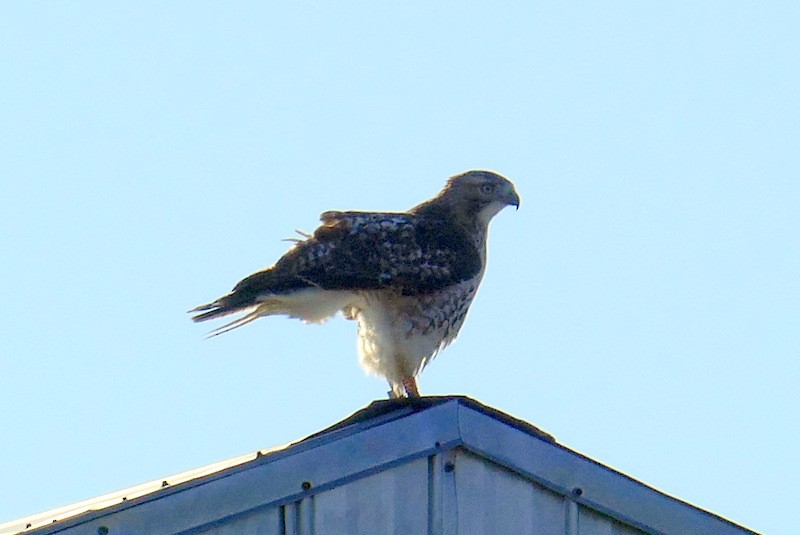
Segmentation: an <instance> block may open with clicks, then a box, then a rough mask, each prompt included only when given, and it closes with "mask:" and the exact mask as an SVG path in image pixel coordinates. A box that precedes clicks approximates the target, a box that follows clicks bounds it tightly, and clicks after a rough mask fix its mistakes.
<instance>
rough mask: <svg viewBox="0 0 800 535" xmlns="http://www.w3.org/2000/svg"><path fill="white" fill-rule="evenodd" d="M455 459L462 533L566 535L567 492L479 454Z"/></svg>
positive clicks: (461, 454) (461, 455)
mask: <svg viewBox="0 0 800 535" xmlns="http://www.w3.org/2000/svg"><path fill="white" fill-rule="evenodd" d="M454 463H455V466H454V470H453V471H454V473H455V479H456V493H457V495H458V527H459V533H463V534H464V535H468V534H482V533H515V534H517V533H518V534H519V535H534V534H535V535H564V533H565V529H566V500H565V499H564V496H561V495H558V494H556V493H554V492H552V491H550V490H548V489H546V488H544V487H542V486H541V485H538V484H537V483H535V482H533V481H531V480H529V479H526V478H524V477H520V475H519V474H517V473H515V472H512V471H510V470H508V469H506V468H503V467H500V466H498V465H496V464H494V463H490V462H487V461H486V459H483V458H481V457H478V456H476V455H472V454H469V453H460V452H459V454H457V455H456V457H455V460H454Z"/></svg>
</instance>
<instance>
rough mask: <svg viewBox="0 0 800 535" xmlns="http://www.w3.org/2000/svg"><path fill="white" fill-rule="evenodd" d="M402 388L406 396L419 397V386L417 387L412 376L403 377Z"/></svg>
mask: <svg viewBox="0 0 800 535" xmlns="http://www.w3.org/2000/svg"><path fill="white" fill-rule="evenodd" d="M403 388H404V389H405V391H406V394H408V397H410V398H418V397H420V395H419V388H418V387H417V380H416V379H414V378H413V377H406V378H405V379H403Z"/></svg>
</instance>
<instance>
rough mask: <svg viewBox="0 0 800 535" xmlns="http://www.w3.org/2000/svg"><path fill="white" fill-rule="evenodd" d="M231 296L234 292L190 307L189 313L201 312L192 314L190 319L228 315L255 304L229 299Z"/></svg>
mask: <svg viewBox="0 0 800 535" xmlns="http://www.w3.org/2000/svg"><path fill="white" fill-rule="evenodd" d="M233 296H234V294H233V293H231V294H228V295H226V296H224V297H220V298H219V299H217V300H216V301H212V302H211V303H206V304H205V305H200V306H198V307H195V308H193V309H191V310H190V311H189V314H191V313H193V312H201V314H197V315H195V316H192V321H194V322H201V321H208V320H213V319H216V318H221V317H223V316H228V315H230V314H236V313H237V312H244V311H245V310H247V309H249V308H252V307H253V306H255V303H240V302H232V301H234V300H233V299H231V298H232V297H233Z"/></svg>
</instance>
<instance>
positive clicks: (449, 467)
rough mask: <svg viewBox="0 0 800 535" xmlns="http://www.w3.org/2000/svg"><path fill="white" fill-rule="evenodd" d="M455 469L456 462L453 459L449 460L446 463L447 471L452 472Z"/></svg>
mask: <svg viewBox="0 0 800 535" xmlns="http://www.w3.org/2000/svg"><path fill="white" fill-rule="evenodd" d="M455 469H456V463H454V462H452V461H448V462H446V463H444V471H445V472H452V471H453V470H455Z"/></svg>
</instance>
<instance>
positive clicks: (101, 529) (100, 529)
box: [97, 526, 108, 535]
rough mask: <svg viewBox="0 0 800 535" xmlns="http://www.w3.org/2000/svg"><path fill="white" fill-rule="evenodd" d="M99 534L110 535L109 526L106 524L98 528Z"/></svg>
mask: <svg viewBox="0 0 800 535" xmlns="http://www.w3.org/2000/svg"><path fill="white" fill-rule="evenodd" d="M97 535H108V528H107V527H105V526H100V527H99V528H97Z"/></svg>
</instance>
